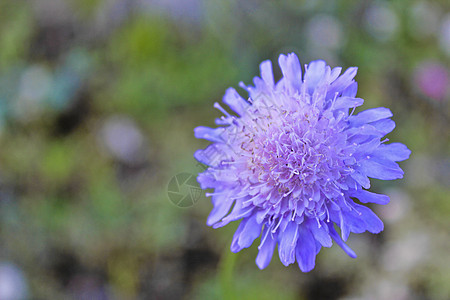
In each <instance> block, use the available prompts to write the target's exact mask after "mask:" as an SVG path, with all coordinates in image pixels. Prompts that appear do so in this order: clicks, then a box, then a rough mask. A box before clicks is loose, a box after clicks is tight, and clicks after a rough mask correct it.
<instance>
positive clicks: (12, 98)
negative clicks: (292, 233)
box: [0, 0, 450, 300]
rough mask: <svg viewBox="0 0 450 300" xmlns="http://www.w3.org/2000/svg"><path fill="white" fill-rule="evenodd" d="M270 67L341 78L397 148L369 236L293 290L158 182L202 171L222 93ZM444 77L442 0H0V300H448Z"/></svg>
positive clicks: (200, 210)
mask: <svg viewBox="0 0 450 300" xmlns="http://www.w3.org/2000/svg"><path fill="white" fill-rule="evenodd" d="M287 52H296V53H297V54H298V55H299V57H300V59H301V62H302V63H303V64H305V63H308V62H309V61H310V60H313V59H325V60H326V61H327V62H328V64H330V65H331V66H333V67H334V66H343V67H344V68H347V67H349V66H358V67H359V73H358V75H357V77H356V80H357V81H358V82H359V87H360V88H359V92H358V95H359V97H362V98H364V99H365V100H366V102H365V104H364V108H365V109H367V108H371V107H377V106H386V107H389V108H391V110H392V111H393V113H394V120H395V121H396V123H397V128H396V130H395V131H394V132H393V133H391V134H390V135H389V136H388V137H389V139H390V140H392V141H396V142H402V143H404V144H406V145H407V146H408V147H409V148H410V149H411V150H412V156H411V158H410V159H409V160H408V161H406V162H404V163H401V166H402V167H403V168H404V169H405V171H406V175H405V178H404V179H403V180H397V181H395V182H381V181H376V180H375V181H373V191H377V192H382V193H386V194H388V195H389V196H391V203H390V204H388V205H386V206H384V207H381V206H376V207H373V208H374V210H375V211H376V212H377V213H378V214H379V215H380V216H381V218H382V219H383V220H384V222H385V231H384V232H383V233H381V234H379V235H371V234H361V235H357V236H356V235H352V236H351V237H350V239H349V244H350V246H351V247H353V249H354V250H355V251H356V252H357V254H358V255H359V257H358V258H357V259H351V258H349V257H347V256H346V255H345V253H344V252H343V251H341V250H340V249H339V248H338V247H337V246H334V247H333V248H331V249H323V250H322V251H321V253H320V254H319V255H318V257H317V264H316V268H315V269H314V270H313V271H312V272H310V273H307V274H303V273H301V272H300V270H299V269H298V266H297V265H292V266H290V267H288V268H286V267H284V266H282V264H281V263H280V262H279V260H278V258H277V255H274V259H273V260H272V263H271V265H270V266H269V267H268V268H267V269H265V270H264V271H260V270H259V269H258V268H257V266H256V265H255V263H254V259H255V257H256V253H257V249H256V248H257V247H256V246H257V245H253V246H252V247H251V248H250V249H247V250H244V251H242V252H241V253H239V254H232V253H231V252H230V251H229V245H230V242H231V238H232V235H233V231H234V230H235V228H236V226H237V225H236V224H233V225H229V226H227V227H226V228H222V229H217V230H213V229H211V228H209V227H207V226H206V224H205V222H206V217H207V215H208V213H209V210H210V209H211V208H212V205H211V204H210V202H209V199H207V198H206V197H205V196H204V195H203V196H198V195H197V194H195V196H194V198H195V199H193V200H195V201H194V203H183V205H181V204H179V205H175V204H174V203H173V202H174V201H175V202H177V201H178V200H173V199H174V198H173V197H172V196H176V194H177V193H176V191H175V190H173V189H174V188H175V189H176V183H177V182H175V187H174V181H172V183H170V182H171V180H175V179H174V178H177V179H182V180H184V179H186V178H188V176H190V174H193V175H194V177H192V178H195V174H197V173H198V172H200V171H202V166H201V165H199V164H197V162H196V161H195V160H194V159H193V156H192V155H193V153H194V151H195V150H196V149H198V148H203V147H205V146H206V145H207V143H206V142H205V141H199V140H196V139H195V138H194V136H193V128H194V127H196V126H199V125H206V126H213V121H214V118H216V117H218V116H219V115H220V113H219V112H217V111H216V110H215V109H214V108H213V103H214V102H216V101H220V100H221V98H222V95H223V93H224V91H225V89H226V88H227V87H229V86H233V87H237V85H238V82H239V81H241V80H242V81H244V82H245V83H250V82H251V79H252V77H253V76H255V75H257V74H258V66H259V63H260V62H261V61H262V60H265V59H271V60H272V62H273V63H274V65H276V63H277V57H278V55H279V54H280V53H287ZM449 65H450V3H449V2H448V1H445V0H441V1H437V0H436V1H424V0H418V1H412V0H411V1H410V0H399V1H370V0H368V1H349V0H347V1H345V0H343V1H328V0H305V1H301V0H286V1H271V0H245V1H238V0H230V1H223V0H95V1H92V0H67V1H63V0H29V1H20V0H1V1H0V145H1V149H0V299H2V300H3V299H6V300H10V299H11V300H12V299H449V298H450V285H449V282H450V251H449V249H450V238H449V235H450V232H449V231H450V230H449V228H450V196H449V195H450V189H449V182H450V157H449V153H450V147H449V145H450V143H449V138H450V135H449V131H450V130H449V119H450V109H449V98H450V88H449V82H450V74H449ZM275 74H276V76H278V78H279V77H280V70H279V69H278V67H275ZM243 95H244V94H243ZM178 174H185V175H179V176H178V177H176V175H178ZM186 174H187V175H186ZM174 176H175V177H174ZM178 183H179V182H178ZM184 188H185V189H184V190H180V191H179V193H181V194H182V193H189V192H192V191H193V190H192V189H191V190H189V189H186V187H184ZM194 188H195V185H194ZM168 190H173V191H175V193H174V194H168ZM169 196H171V198H169ZM197 196H198V197H197ZM171 199H172V200H171ZM180 206H185V207H180ZM255 244H257V243H256V242H255Z"/></svg>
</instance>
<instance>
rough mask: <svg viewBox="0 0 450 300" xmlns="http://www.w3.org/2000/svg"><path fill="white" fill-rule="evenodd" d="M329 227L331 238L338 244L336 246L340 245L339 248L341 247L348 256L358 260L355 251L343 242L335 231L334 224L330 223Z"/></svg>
mask: <svg viewBox="0 0 450 300" xmlns="http://www.w3.org/2000/svg"><path fill="white" fill-rule="evenodd" d="M327 225H328V231H329V232H330V236H331V238H332V239H333V240H334V241H335V242H336V244H338V245H339V247H341V248H342V250H344V251H345V253H347V255H348V256H350V257H351V258H356V257H357V256H356V253H355V251H353V250H352V249H351V248H350V247H349V246H348V245H347V244H346V243H344V242H343V241H342V239H341V237H340V236H339V234H338V233H337V232H336V230H335V229H334V224H333V223H332V222H328V223H327Z"/></svg>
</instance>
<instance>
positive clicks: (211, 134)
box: [194, 126, 225, 143]
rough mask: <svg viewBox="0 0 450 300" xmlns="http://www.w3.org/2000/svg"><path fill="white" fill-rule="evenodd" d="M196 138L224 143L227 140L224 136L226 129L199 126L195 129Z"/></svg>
mask: <svg viewBox="0 0 450 300" xmlns="http://www.w3.org/2000/svg"><path fill="white" fill-rule="evenodd" d="M194 134H195V137H196V138H198V139H205V140H208V141H211V142H216V143H224V142H225V139H224V137H223V135H224V134H225V128H224V127H218V128H209V127H205V126H198V127H197V128H195V129H194Z"/></svg>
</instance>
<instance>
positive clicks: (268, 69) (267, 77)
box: [259, 60, 274, 88]
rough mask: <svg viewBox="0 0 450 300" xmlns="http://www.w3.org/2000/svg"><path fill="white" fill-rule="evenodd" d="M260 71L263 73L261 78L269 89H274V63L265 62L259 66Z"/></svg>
mask: <svg viewBox="0 0 450 300" xmlns="http://www.w3.org/2000/svg"><path fill="white" fill-rule="evenodd" d="M259 69H260V71H261V78H262V79H263V80H264V82H265V83H266V85H267V87H269V88H273V86H274V80H273V72H272V62H271V61H270V60H266V61H263V62H262V63H261V64H260V65H259Z"/></svg>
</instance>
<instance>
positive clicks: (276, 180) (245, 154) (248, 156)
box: [194, 54, 410, 272]
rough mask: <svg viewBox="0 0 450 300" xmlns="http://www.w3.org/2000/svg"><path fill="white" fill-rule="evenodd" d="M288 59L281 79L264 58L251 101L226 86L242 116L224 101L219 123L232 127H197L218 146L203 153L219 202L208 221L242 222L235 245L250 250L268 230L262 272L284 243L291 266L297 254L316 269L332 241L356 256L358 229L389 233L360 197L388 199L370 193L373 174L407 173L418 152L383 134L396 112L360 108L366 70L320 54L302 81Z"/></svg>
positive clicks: (205, 178)
mask: <svg viewBox="0 0 450 300" xmlns="http://www.w3.org/2000/svg"><path fill="white" fill-rule="evenodd" d="M279 64H280V67H281V71H282V73H283V77H282V78H281V80H280V81H278V82H277V83H275V81H274V77H273V73H272V65H271V62H270V61H264V62H263V63H262V64H261V66H260V69H261V78H259V77H255V78H254V80H253V82H254V86H245V85H244V84H242V83H241V86H242V87H243V88H244V89H246V90H247V91H248V93H249V96H250V98H249V99H248V101H246V100H244V99H243V98H241V96H240V95H239V94H238V93H237V92H236V90H234V89H233V88H229V89H228V90H227V91H226V93H225V96H224V99H223V101H224V103H225V104H227V105H228V106H229V107H230V108H231V109H232V110H233V111H234V112H236V113H237V114H238V115H239V117H236V116H234V115H231V114H229V113H228V112H227V111H225V110H224V109H223V108H222V107H221V106H220V105H219V104H218V103H216V104H215V107H216V108H218V109H219V110H220V111H222V113H223V114H224V115H225V116H223V117H221V118H220V119H217V120H216V123H217V124H218V125H225V126H223V127H219V128H207V127H197V128H196V129H195V136H196V137H197V138H202V139H206V140H209V141H211V142H213V143H212V144H211V145H209V146H208V147H207V148H206V149H205V150H198V151H197V152H196V153H195V155H194V156H195V158H196V159H197V160H198V161H200V162H201V163H204V164H206V165H208V166H209V167H208V169H206V170H205V171H204V172H203V173H201V174H199V176H198V181H199V183H200V185H201V187H202V188H203V189H207V188H212V189H214V190H215V191H214V193H211V194H207V195H209V196H211V197H212V203H213V205H214V208H213V210H212V212H211V214H210V215H209V217H208V221H207V224H208V225H210V226H213V227H214V228H218V227H222V226H224V225H226V224H228V223H229V222H231V221H236V220H240V219H241V220H242V221H241V223H240V225H239V227H238V229H237V230H236V232H235V234H234V237H233V241H232V244H231V250H232V251H233V252H238V251H240V250H242V249H243V248H247V247H249V246H250V245H251V244H252V243H253V241H254V240H255V239H256V238H257V237H259V236H261V242H260V245H259V247H258V249H259V254H258V256H257V258H256V264H257V265H258V267H259V268H261V269H263V268H265V267H267V265H268V264H269V263H270V261H271V259H272V255H273V251H274V249H275V246H276V245H277V244H278V251H279V257H280V260H281V262H282V263H283V264H284V265H286V266H287V265H289V264H291V263H294V262H295V261H296V260H297V262H298V265H299V267H300V269H301V270H302V271H303V272H308V271H311V270H312V269H313V268H314V266H315V258H316V255H317V254H318V253H319V251H320V249H321V247H322V246H324V247H331V246H332V240H334V241H335V242H336V243H337V244H338V245H339V246H340V247H342V249H343V250H344V251H345V252H346V253H347V254H348V255H349V256H351V257H356V254H355V253H354V252H353V250H352V249H350V247H348V246H347V245H346V244H345V243H344V241H346V240H347V238H348V236H349V234H350V232H354V233H362V232H364V231H369V232H372V233H379V232H380V231H382V230H383V223H382V221H381V220H380V219H379V218H378V217H377V216H376V215H375V214H374V213H373V212H372V210H370V209H369V208H367V207H366V206H364V205H360V204H357V203H355V201H354V200H353V199H352V198H357V199H359V201H360V202H362V203H377V204H387V203H388V202H389V197H388V196H386V195H380V194H375V193H372V192H369V191H367V189H368V188H369V187H370V180H369V177H371V178H376V179H382V180H393V179H398V178H402V177H403V171H402V169H401V168H400V167H399V166H398V164H397V163H396V161H402V160H405V159H407V158H408V157H409V155H410V150H408V149H407V148H406V146H404V145H403V144H399V143H392V144H386V141H387V139H384V140H381V139H382V138H383V136H384V135H386V134H387V133H389V132H391V131H392V130H393V129H394V127H395V123H394V122H393V121H392V120H390V117H391V116H392V113H391V111H390V110H389V109H387V108H383V107H380V108H373V109H369V110H365V111H362V112H360V113H359V114H357V115H354V114H353V112H354V109H355V107H357V106H360V105H362V104H363V99H361V98H355V97H356V92H357V83H356V82H355V81H354V79H353V78H354V77H355V75H356V71H357V68H349V69H348V70H346V71H345V72H344V73H343V74H342V75H341V76H339V75H340V73H341V70H342V68H340V67H336V68H334V69H331V68H330V67H329V66H327V65H326V63H325V62H324V61H320V60H319V61H313V62H311V63H310V64H309V65H308V66H306V71H305V75H304V76H303V77H302V70H301V66H300V62H299V60H298V58H297V56H296V55H295V54H289V55H287V56H285V55H280V57H279ZM350 109H352V110H351V112H350V113H349V110H350ZM230 210H231V212H230ZM335 224H336V225H338V226H339V227H340V231H341V232H340V235H339V234H338V233H337V232H336V229H335Z"/></svg>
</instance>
